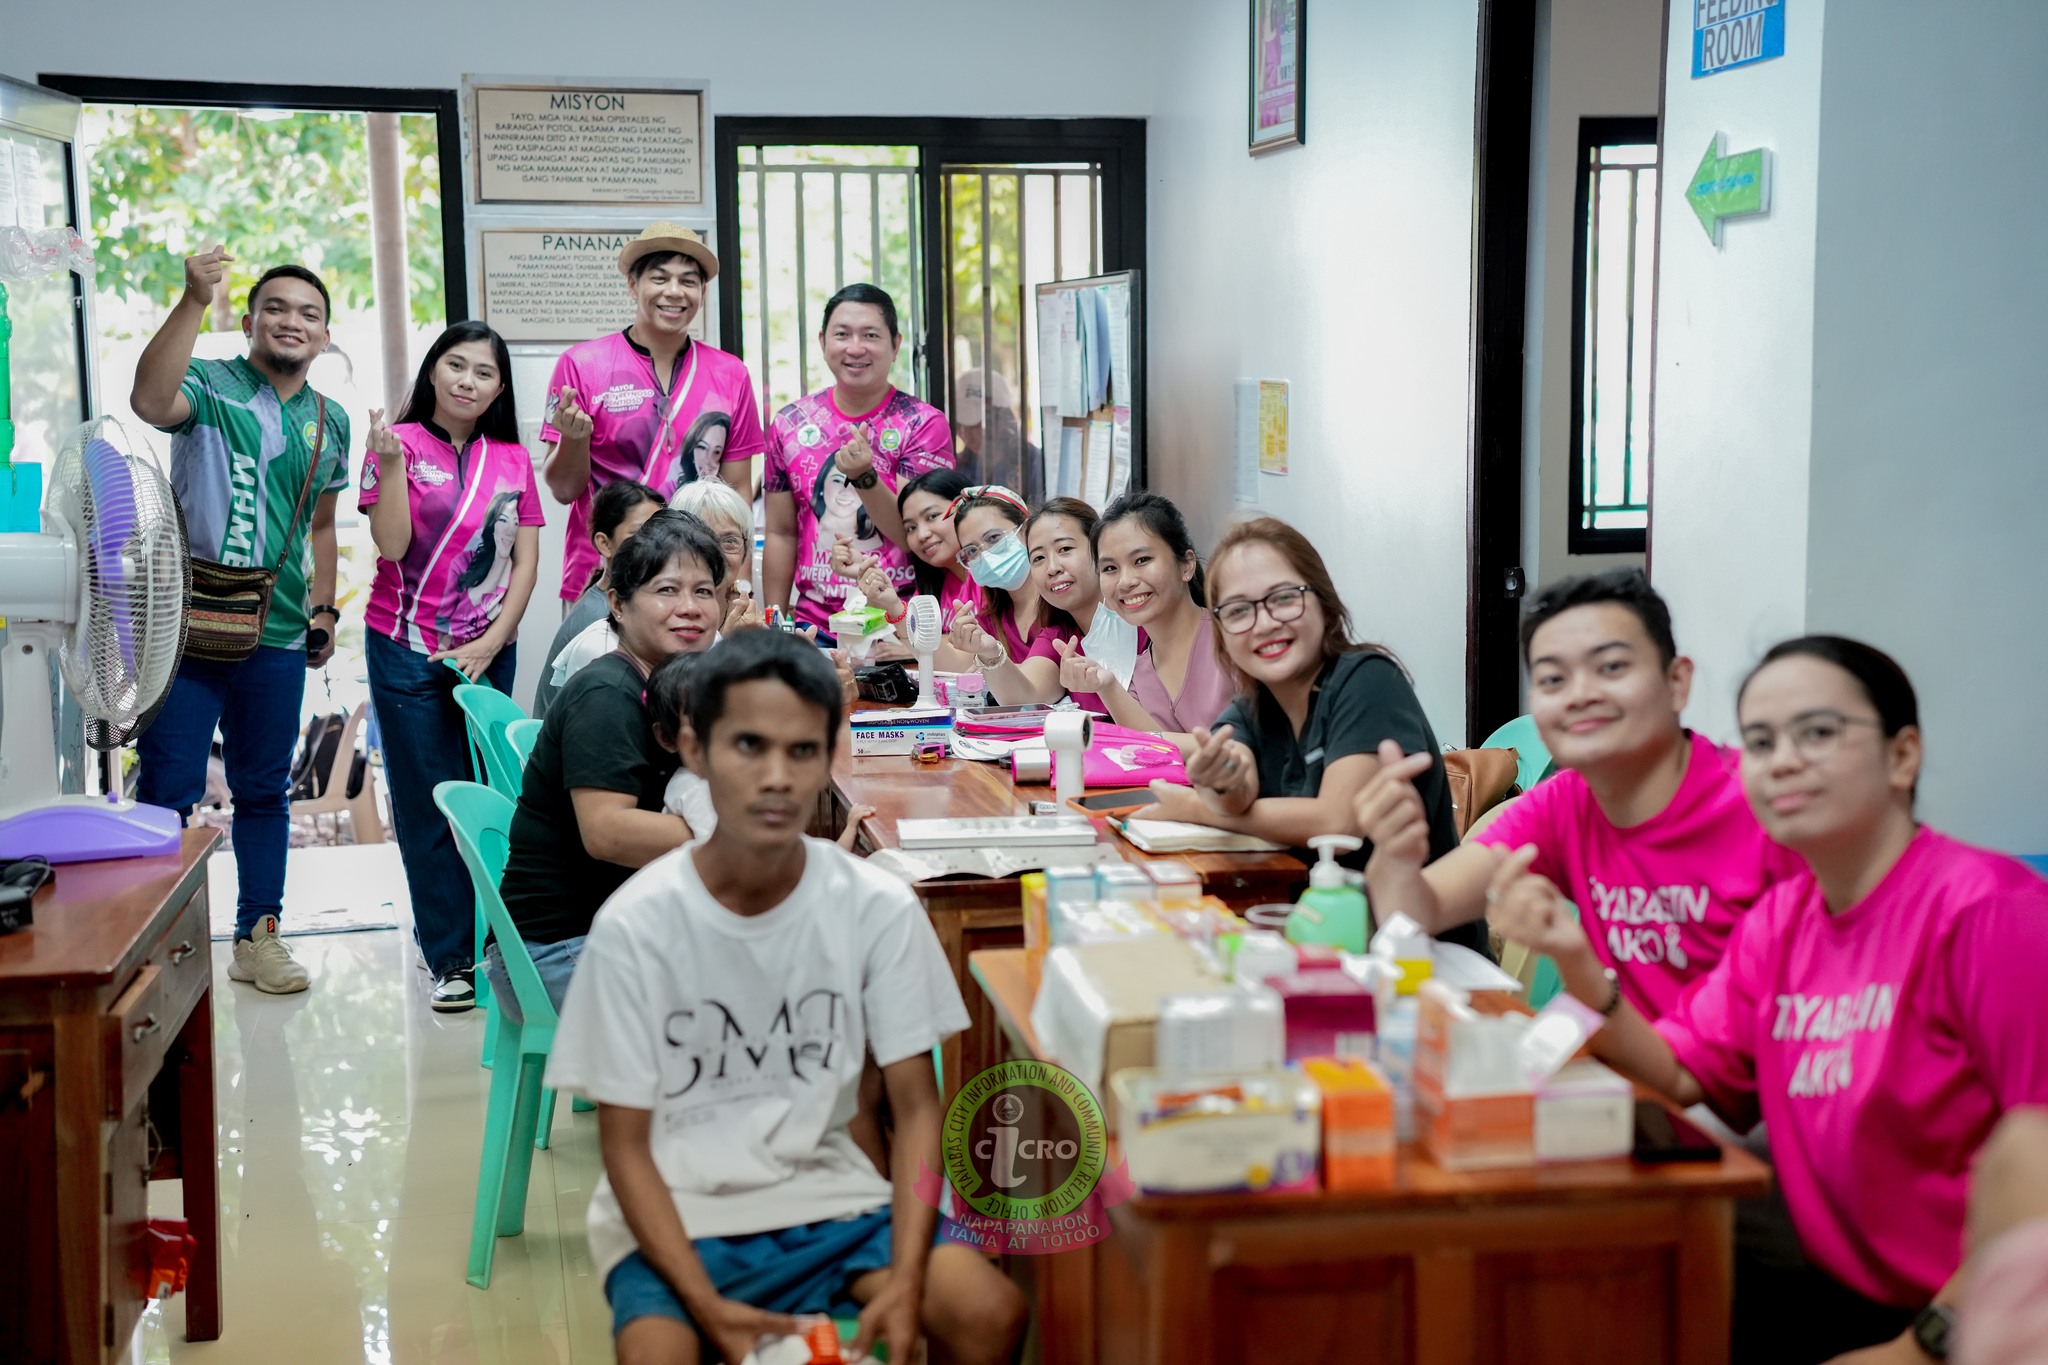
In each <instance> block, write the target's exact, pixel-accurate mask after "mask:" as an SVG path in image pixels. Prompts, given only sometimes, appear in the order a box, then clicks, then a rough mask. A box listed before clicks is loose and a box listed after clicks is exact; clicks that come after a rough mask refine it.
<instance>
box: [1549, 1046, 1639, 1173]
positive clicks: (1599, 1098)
mask: <svg viewBox="0 0 2048 1365" xmlns="http://www.w3.org/2000/svg"><path fill="white" fill-rule="evenodd" d="M1635 1131H1636V1104H1635V1091H1634V1090H1633V1088H1631V1087H1630V1085H1629V1083H1628V1081H1627V1080H1626V1079H1625V1078H1623V1077H1622V1076H1621V1075H1619V1074H1618V1073H1616V1072H1615V1071H1612V1070H1610V1069H1609V1068H1607V1067H1605V1066H1602V1065H1601V1064H1600V1063H1598V1062H1596V1061H1593V1060H1591V1059H1590V1058H1588V1059H1585V1060H1581V1061H1576V1062H1571V1063H1568V1064H1567V1065H1566V1066H1565V1067H1563V1068H1562V1069H1561V1070H1560V1071H1559V1072H1558V1073H1557V1074H1556V1075H1555V1076H1551V1077H1549V1078H1548V1079H1546V1080H1544V1081H1542V1082H1540V1083H1538V1085H1537V1087H1536V1132H1535V1141H1536V1159H1537V1160H1538V1161H1609V1160H1613V1159H1614V1158H1616V1157H1625V1156H1627V1155H1628V1154H1629V1153H1630V1152H1631V1151H1632V1150H1633V1149H1634V1146H1635Z"/></svg>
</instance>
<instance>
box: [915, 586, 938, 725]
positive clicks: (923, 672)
mask: <svg viewBox="0 0 2048 1365" xmlns="http://www.w3.org/2000/svg"><path fill="white" fill-rule="evenodd" d="M908 613H909V617H910V650H911V652H912V653H913V654H915V655H917V704H918V705H919V706H937V705H938V704H939V696H938V690H937V686H936V680H935V679H934V678H933V676H932V661H933V658H934V656H936V655H937V654H938V652H939V640H940V638H941V637H942V636H943V635H944V633H945V622H944V621H943V620H942V619H941V618H940V613H939V599H938V598H936V597H933V596H931V595H930V594H925V593H921V594H919V595H918V596H916V597H913V598H911V599H910V605H909V608H908Z"/></svg>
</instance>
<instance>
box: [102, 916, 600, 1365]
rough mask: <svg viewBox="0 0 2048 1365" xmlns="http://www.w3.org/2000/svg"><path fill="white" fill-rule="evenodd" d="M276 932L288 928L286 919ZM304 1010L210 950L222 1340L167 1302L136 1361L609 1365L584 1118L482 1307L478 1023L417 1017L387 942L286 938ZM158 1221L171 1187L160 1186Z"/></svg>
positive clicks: (405, 970) (566, 1115) (591, 1140)
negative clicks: (468, 1277)
mask: <svg viewBox="0 0 2048 1365" xmlns="http://www.w3.org/2000/svg"><path fill="white" fill-rule="evenodd" d="M286 922H287V924H289V922H290V921H289V913H287V918H286ZM293 948H294V951H295V952H296V953H297V955H298V958H299V960H300V961H301V962H304V963H305V964H306V966H307V967H308V968H309V969H311V971H312V973H313V988H312V989H311V990H310V991H308V992H307V993H305V994H303V995H297V996H267V995H263V994H260V993H259V992H257V991H255V990H254V989H253V988H251V987H249V986H246V985H238V984H236V983H234V982H231V981H229V980H228V979H227V972H226V967H227V962H228V954H229V949H228V945H227V944H225V943H216V944H215V945H214V983H215V995H214V999H215V1006H214V1009H215V1015H214V1027H215V1053H216V1060H217V1066H218V1078H219V1089H220V1124H221V1139H220V1145H221V1159H222V1165H221V1220H222V1223H221V1225H222V1229H223V1241H224V1247H223V1256H222V1259H223V1263H224V1269H225V1274H226V1312H225V1316H226V1321H227V1330H226V1331H225V1332H224V1333H223V1334H222V1336H221V1339H220V1340H219V1341H215V1342H198V1343H188V1342H186V1340H185V1313H184V1304H183V1300H182V1299H172V1300H171V1301H170V1302H168V1303H167V1304H164V1305H161V1306H159V1307H157V1308H155V1309H152V1310H151V1312H150V1313H149V1314H148V1315H147V1316H146V1317H145V1318H144V1319H143V1323H142V1326H141V1328H140V1330H138V1332H137V1333H136V1336H135V1341H134V1345H133V1348H132V1359H133V1360H134V1361H136V1362H151V1363H152V1365H155V1363H158V1362H193V1363H194V1365H199V1363H200V1362H206V1363H207V1365H216V1363H217V1365H230V1363H233V1365H241V1362H249V1365H255V1362H265V1365H269V1363H270V1362H278V1363H279V1365H344V1363H346V1365H353V1363H354V1362H358V1361H360V1362H372V1363H373V1365H412V1363H413V1362H428V1361H432V1362H437V1363H445V1365H467V1363H469V1362H474V1363H475V1365H568V1362H571V1361H574V1362H577V1363H578V1365H585V1363H586V1362H609V1361H610V1360H611V1359H612V1352H611V1333H610V1315H609V1313H608V1312H607V1311H606V1308H605V1303H604V1296H603V1293H602V1292H601V1289H600V1286H599V1285H598V1283H597V1280H596V1277H595V1275H594V1273H593V1271H592V1267H591V1264H590V1257H589V1253H588V1251H587V1250H586V1249H585V1245H584V1237H583V1213H584V1207H585V1205H586V1204H587V1202H588V1200H589V1198H590V1190H591V1187H592V1185H593V1184H594V1183H595V1181H596V1179H597V1173H598V1155H597V1122H596V1120H597V1116H596V1115H595V1114H572V1113H571V1112H570V1107H569V1104H568V1102H567V1101H566V1100H564V1101H563V1102H562V1103H561V1104H560V1105H558V1106H557V1108H556V1113H555V1130H554V1146H553V1149H552V1150H551V1151H548V1152H536V1153H535V1154H534V1163H533V1179H532V1183H531V1185H530V1187H529V1192H528V1196H527V1205H526V1208H527V1220H526V1232H525V1233H524V1235H522V1236H519V1237H508V1238H501V1239H499V1241H498V1253H497V1266H496V1271H495V1273H494V1275H493V1278H492V1280H491V1287H490V1289H489V1290H480V1289H472V1288H471V1287H470V1286H469V1285H468V1284H467V1283H465V1282H464V1279H463V1272H464V1267H465V1264H466V1261H467V1257H468V1247H469V1221H470V1209H471V1207H472V1204H473V1201H474V1198H475V1192H476V1162H477V1149H478V1145H479V1143H480V1142H481V1140H482V1134H483V1115H484V1100H485V1096H486V1094H487V1092H488V1089H489V1082H490V1073H489V1072H487V1071H484V1070H483V1069H482V1068H480V1067H479V1066H478V1065H477V1057H478V1054H479V1050H480V1048H481V1046H482V1039H483V1026H484V1020H483V1016H482V1015H481V1014H477V1013H471V1014H465V1015H453V1016H441V1015H436V1014H435V1013H434V1012H433V1011H432V1010H430V1009H428V1008H427V989H428V986H429V982H428V980H427V977H426V976H425V975H424V974H423V973H422V972H421V971H420V970H419V969H418V968H417V966H416V965H415V964H416V962H417V955H416V954H415V953H414V951H413V947H412V942H411V937H410V935H409V934H407V933H405V932H404V931H401V930H383V931H376V932H368V933H355V934H335V935H328V936H322V937H311V938H301V939H295V940H293ZM158 1191H159V1193H158V1194H157V1195H156V1198H157V1200H158V1201H159V1202H160V1203H161V1204H162V1205H163V1206H164V1208H163V1210H162V1211H165V1212H170V1211H173V1210H175V1208H176V1205H177V1187H176V1186H175V1185H170V1186H159V1187H158Z"/></svg>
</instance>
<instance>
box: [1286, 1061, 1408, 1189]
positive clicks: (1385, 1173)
mask: <svg viewBox="0 0 2048 1365" xmlns="http://www.w3.org/2000/svg"><path fill="white" fill-rule="evenodd" d="M1301 1072H1302V1074H1303V1075H1304V1076H1306V1077H1308V1078H1309V1080H1310V1081H1311V1082H1313V1083H1314V1085H1315V1087H1316V1089H1317V1091H1318V1092H1320V1093H1321V1095H1322V1097H1323V1188H1324V1189H1326V1190H1329V1191H1330V1192H1331V1193H1332V1194H1343V1193H1345V1192H1347V1191H1351V1190H1384V1189H1386V1188H1388V1187H1389V1186H1391V1185H1392V1184H1393V1183H1394V1154H1395V1146H1396V1144H1395V1141H1394V1088H1393V1086H1392V1085H1391V1084H1389V1082H1388V1081H1387V1078H1386V1076H1385V1075H1383V1074H1382V1073H1381V1071H1380V1069H1379V1068H1378V1067H1376V1066H1374V1065H1373V1064H1372V1063H1371V1062H1367V1061H1361V1060H1360V1059H1358V1058H1356V1057H1305V1058H1303V1059H1302V1061H1301Z"/></svg>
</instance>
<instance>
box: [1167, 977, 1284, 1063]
mask: <svg viewBox="0 0 2048 1365" xmlns="http://www.w3.org/2000/svg"><path fill="white" fill-rule="evenodd" d="M1157 1037H1158V1041H1157V1045H1156V1048H1155V1055H1154V1057H1153V1065H1154V1066H1155V1067H1156V1068H1157V1069H1158V1070H1159V1071H1160V1072H1161V1073H1163V1074H1165V1075H1169V1076H1202V1075H1210V1074H1216V1073H1229V1072H1241V1071H1278V1070H1280V1069H1281V1068H1282V1066H1283V1065H1284V1064H1285V1056H1284V1052H1285V1046H1286V1027H1285V1024H1284V1023H1283V1022H1282V1020H1281V1017H1280V997H1279V996H1277V995H1275V994H1274V993H1273V992H1272V991H1270V990H1267V989H1266V988H1265V987H1263V986H1260V987H1255V988H1253V989H1251V990H1243V989H1240V988H1238V987H1236V986H1228V987H1225V988H1223V989H1221V990H1214V991H1200V992H1197V993H1194V994H1191V995H1169V996H1167V997H1166V998H1165V999H1164V1000H1162V1001H1160V1002H1159V1032H1158V1035H1157Z"/></svg>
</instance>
